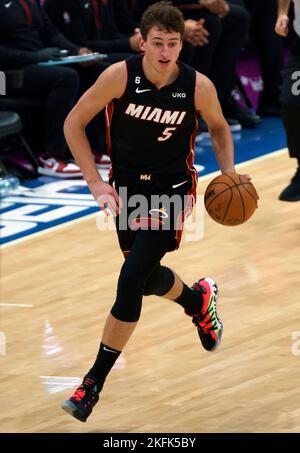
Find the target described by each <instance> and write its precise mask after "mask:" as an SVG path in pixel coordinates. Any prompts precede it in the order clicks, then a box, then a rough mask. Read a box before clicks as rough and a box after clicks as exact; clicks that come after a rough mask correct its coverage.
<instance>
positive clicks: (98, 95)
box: [64, 61, 127, 213]
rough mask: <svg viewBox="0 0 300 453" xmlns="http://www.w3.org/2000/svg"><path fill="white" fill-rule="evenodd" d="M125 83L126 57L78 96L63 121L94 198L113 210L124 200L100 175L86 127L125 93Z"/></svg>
mask: <svg viewBox="0 0 300 453" xmlns="http://www.w3.org/2000/svg"><path fill="white" fill-rule="evenodd" d="M126 83H127V69H126V63H125V62H124V61H123V62H120V63H116V64H114V65H111V66H109V67H108V68H107V69H106V70H105V71H104V72H103V73H102V74H101V75H100V76H99V78H98V79H97V81H96V82H95V83H94V85H93V86H91V87H90V88H89V89H88V90H87V91H86V92H85V93H84V94H83V96H82V97H81V98H80V99H79V101H78V102H77V104H76V105H75V106H74V107H73V109H72V110H71V112H70V113H69V115H68V116H67V118H66V120H65V123H64V133H65V137H66V141H67V143H68V146H69V148H70V150H71V152H72V154H73V156H74V159H75V160H76V162H77V164H78V165H79V167H80V168H81V171H82V173H83V176H84V178H85V180H86V181H87V183H88V185H89V188H90V190H91V192H92V194H93V196H94V198H95V200H97V202H98V204H99V206H100V207H101V208H105V206H106V205H107V206H108V208H109V209H110V210H111V211H112V212H113V213H115V212H117V213H118V212H119V207H121V200H120V198H119V196H118V194H117V192H116V190H115V189H114V188H113V187H111V186H110V185H109V184H106V183H105V182H104V181H103V180H102V178H101V176H100V175H99V172H98V170H97V167H96V165H95V160H94V156H93V153H92V150H91V147H90V144H89V141H88V139H87V136H86V133H85V128H86V126H87V124H88V123H89V122H90V121H91V120H92V119H93V118H94V117H95V116H96V115H97V113H99V112H100V111H101V110H103V109H104V107H105V106H106V105H107V104H109V103H110V102H111V101H112V100H113V99H115V98H120V97H121V96H122V94H123V93H124V91H125V87H126ZM112 199H113V200H115V206H112V204H113V203H112ZM106 213H107V211H106Z"/></svg>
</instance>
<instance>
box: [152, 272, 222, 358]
mask: <svg viewBox="0 0 300 453" xmlns="http://www.w3.org/2000/svg"><path fill="white" fill-rule="evenodd" d="M151 294H154V295H156V296H160V297H163V298H164V299H168V300H172V301H173V302H176V303H177V304H179V305H181V306H182V307H183V308H184V311H185V313H186V314H187V315H188V316H191V317H192V320H193V324H194V325H195V326H196V327H197V330H198V335H199V338H200V340H201V343H202V346H203V347H204V348H205V349H206V350H207V351H213V350H215V349H216V348H217V347H218V345H219V344H220V341H221V337H222V332H223V325H222V322H221V320H220V318H219V316H218V313H217V307H216V303H217V298H218V288H217V285H216V283H215V282H214V280H212V279H211V278H202V279H200V280H199V281H198V282H196V283H194V285H193V286H192V287H191V288H189V287H188V286H187V285H186V284H185V283H184V282H183V281H182V280H181V278H180V277H179V276H178V275H177V274H176V273H175V272H174V271H172V270H171V269H169V268H168V267H165V266H161V265H159V266H157V267H156V268H155V270H154V272H153V273H152V274H151V276H150V278H149V280H148V281H147V284H146V286H145V290H144V295H151Z"/></svg>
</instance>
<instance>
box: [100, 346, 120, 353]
mask: <svg viewBox="0 0 300 453" xmlns="http://www.w3.org/2000/svg"><path fill="white" fill-rule="evenodd" d="M103 349H104V351H107V352H114V353H115V354H118V353H117V351H113V350H112V349H109V348H107V347H106V346H103Z"/></svg>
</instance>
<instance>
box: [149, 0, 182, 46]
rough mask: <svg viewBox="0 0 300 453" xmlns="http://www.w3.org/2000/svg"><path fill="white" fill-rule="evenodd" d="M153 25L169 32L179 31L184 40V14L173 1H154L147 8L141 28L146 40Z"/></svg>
mask: <svg viewBox="0 0 300 453" xmlns="http://www.w3.org/2000/svg"><path fill="white" fill-rule="evenodd" d="M152 27H157V28H158V29H159V30H163V31H164V30H165V31H167V32H178V33H180V39H181V40H182V39H183V33H184V17H183V14H182V12H181V11H180V10H179V9H178V8H176V7H175V6H173V5H172V3H171V2H165V1H163V2H157V3H154V4H153V5H151V6H149V8H147V9H146V11H145V12H144V14H143V16H142V19H141V23H140V28H141V34H142V37H143V40H144V41H146V39H147V36H148V33H149V30H150V29H151V28H152Z"/></svg>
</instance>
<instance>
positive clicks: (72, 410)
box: [61, 401, 87, 423]
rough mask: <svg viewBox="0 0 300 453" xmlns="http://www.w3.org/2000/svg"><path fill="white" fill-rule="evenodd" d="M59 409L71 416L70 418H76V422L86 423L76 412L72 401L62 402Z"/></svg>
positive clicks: (85, 418) (84, 418)
mask: <svg viewBox="0 0 300 453" xmlns="http://www.w3.org/2000/svg"><path fill="white" fill-rule="evenodd" d="M61 407H62V409H63V410H64V411H66V412H67V413H68V414H69V415H72V417H74V418H76V419H77V420H79V421H81V422H83V423H85V422H86V420H87V417H84V416H82V414H81V413H80V412H79V411H78V409H77V407H76V406H75V404H73V403H72V401H64V402H63V403H62V405H61Z"/></svg>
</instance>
